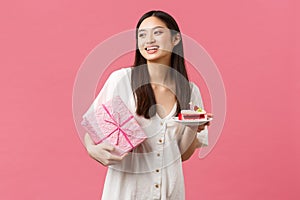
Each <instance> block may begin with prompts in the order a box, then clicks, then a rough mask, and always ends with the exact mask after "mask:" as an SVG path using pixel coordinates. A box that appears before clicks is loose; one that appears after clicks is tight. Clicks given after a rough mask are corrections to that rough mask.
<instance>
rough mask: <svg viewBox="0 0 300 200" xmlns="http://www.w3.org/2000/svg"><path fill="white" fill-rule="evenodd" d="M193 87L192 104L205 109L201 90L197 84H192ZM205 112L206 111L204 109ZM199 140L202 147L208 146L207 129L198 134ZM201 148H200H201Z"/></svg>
mask: <svg viewBox="0 0 300 200" xmlns="http://www.w3.org/2000/svg"><path fill="white" fill-rule="evenodd" d="M190 86H191V102H192V105H197V106H198V107H200V108H203V109H204V106H203V101H202V98H201V94H200V90H199V88H198V86H197V85H196V84H195V83H192V82H191V83H190ZM204 110H205V109H204ZM197 139H198V140H199V142H200V144H201V146H208V130H207V127H205V129H204V130H203V131H201V132H198V133H197ZM201 146H199V147H201Z"/></svg>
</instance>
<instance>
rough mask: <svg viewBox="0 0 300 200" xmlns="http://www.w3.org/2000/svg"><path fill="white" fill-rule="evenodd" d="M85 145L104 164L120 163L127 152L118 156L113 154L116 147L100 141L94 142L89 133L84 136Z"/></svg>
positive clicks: (93, 156)
mask: <svg viewBox="0 0 300 200" xmlns="http://www.w3.org/2000/svg"><path fill="white" fill-rule="evenodd" d="M84 142H85V147H86V149H87V152H88V154H89V155H90V156H91V157H92V158H93V159H94V160H96V161H98V162H99V163H101V164H102V165H104V166H109V165H114V164H117V163H119V162H120V161H121V160H122V159H123V158H124V157H125V156H126V155H127V154H124V155H122V156H117V155H114V154H112V153H111V152H113V151H114V147H113V146H112V145H109V144H105V143H100V144H94V142H93V141H92V139H91V137H90V136H89V134H87V133H86V134H85V137H84Z"/></svg>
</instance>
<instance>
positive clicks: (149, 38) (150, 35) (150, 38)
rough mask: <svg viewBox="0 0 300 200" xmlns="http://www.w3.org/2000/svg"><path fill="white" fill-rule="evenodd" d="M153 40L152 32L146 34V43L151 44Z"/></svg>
mask: <svg viewBox="0 0 300 200" xmlns="http://www.w3.org/2000/svg"><path fill="white" fill-rule="evenodd" d="M154 42H155V38H154V36H153V34H152V33H150V34H148V36H147V40H146V43H147V44H152V43H154Z"/></svg>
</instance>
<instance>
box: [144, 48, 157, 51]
mask: <svg viewBox="0 0 300 200" xmlns="http://www.w3.org/2000/svg"><path fill="white" fill-rule="evenodd" d="M157 49H158V47H146V50H147V51H148V50H157Z"/></svg>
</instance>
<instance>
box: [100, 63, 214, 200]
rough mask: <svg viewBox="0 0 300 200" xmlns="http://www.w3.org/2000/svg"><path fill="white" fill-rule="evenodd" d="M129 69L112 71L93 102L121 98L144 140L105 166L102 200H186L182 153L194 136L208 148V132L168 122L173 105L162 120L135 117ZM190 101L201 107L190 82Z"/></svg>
mask: <svg viewBox="0 0 300 200" xmlns="http://www.w3.org/2000/svg"><path fill="white" fill-rule="evenodd" d="M130 77H131V68H123V69H120V70H117V71H115V72H113V73H112V74H111V75H110V77H109V78H108V79H107V81H106V83H105V84H104V86H103V88H102V90H101V91H100V93H99V95H98V96H97V98H96V100H95V101H100V102H103V103H104V102H106V101H108V100H109V99H111V98H112V97H113V96H117V95H118V96H120V97H121V98H122V100H123V101H124V103H125V104H126V105H127V107H128V108H129V110H130V111H131V113H132V114H133V115H134V116H135V119H136V120H137V121H138V123H139V124H140V125H141V126H142V128H143V129H144V131H145V133H146V134H147V139H146V140H145V141H144V142H143V143H141V144H140V145H139V146H138V147H137V148H135V149H134V150H133V151H132V152H131V153H129V154H128V155H127V156H126V157H125V158H124V159H123V160H122V161H121V162H120V163H119V164H116V165H111V166H109V167H108V171H107V175H106V179H105V184H104V188H103V194H102V200H135V199H137V200H148V199H149V200H150V199H151V200H152V199H160V200H167V199H169V200H183V199H185V190H184V177H183V172H182V163H181V154H182V152H184V151H185V149H187V147H188V146H189V145H190V143H191V141H192V140H193V138H194V136H195V134H197V138H198V140H199V141H200V142H201V143H202V144H203V145H207V143H208V137H207V133H208V132H207V129H205V130H203V131H201V132H200V133H196V130H195V129H192V128H190V127H187V126H184V125H181V124H179V123H176V122H172V121H171V117H173V116H175V112H176V106H177V105H176V104H175V105H174V107H173V109H172V111H171V112H170V113H169V114H168V115H167V116H166V117H165V118H163V119H162V118H160V117H159V115H157V114H156V115H155V116H153V117H152V118H151V119H145V118H143V117H140V116H137V115H136V113H135V101H134V95H133V93H132V89H131V82H130ZM190 86H191V91H192V93H191V101H192V102H193V104H195V105H198V106H200V107H203V104H202V100H201V95H200V92H199V89H198V87H197V86H196V85H195V84H193V83H190Z"/></svg>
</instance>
